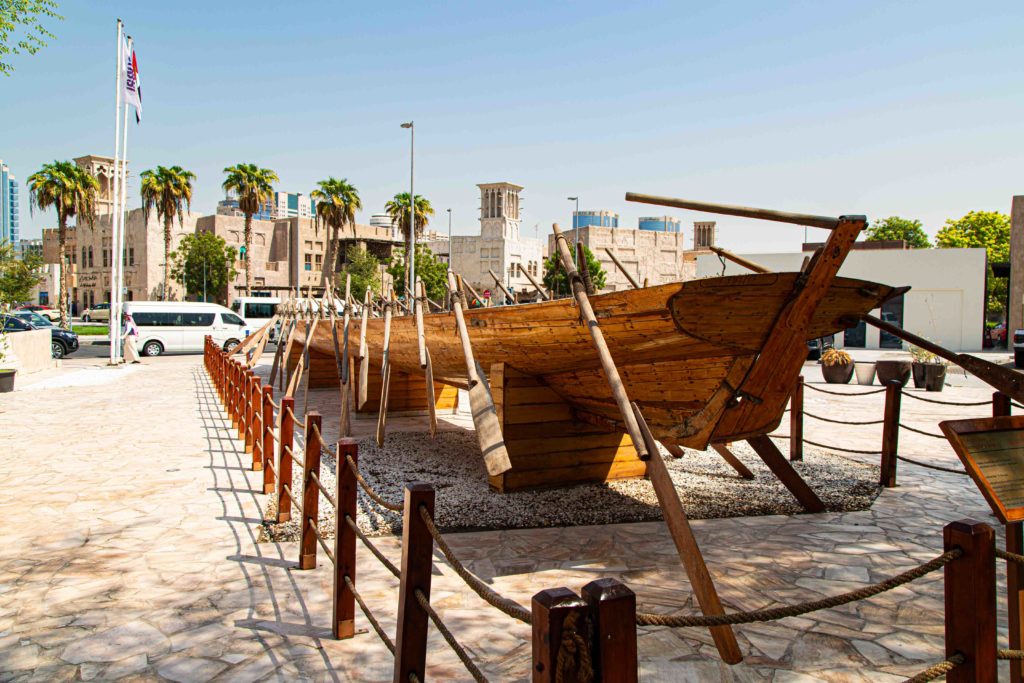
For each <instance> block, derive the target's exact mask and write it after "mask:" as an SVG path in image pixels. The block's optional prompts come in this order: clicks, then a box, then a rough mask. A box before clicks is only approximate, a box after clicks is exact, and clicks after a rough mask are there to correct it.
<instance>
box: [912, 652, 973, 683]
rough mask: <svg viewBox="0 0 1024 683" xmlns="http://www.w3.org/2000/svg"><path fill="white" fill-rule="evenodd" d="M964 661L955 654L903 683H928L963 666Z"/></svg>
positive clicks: (960, 655) (960, 656)
mask: <svg viewBox="0 0 1024 683" xmlns="http://www.w3.org/2000/svg"><path fill="white" fill-rule="evenodd" d="M964 661H965V659H964V656H963V655H962V654H960V653H959V652H957V653H956V654H955V655H953V656H952V657H950V658H949V659H945V660H943V661H941V662H939V663H938V664H932V665H931V666H930V667H928V668H927V669H925V670H924V671H922V672H921V673H919V674H917V675H916V676H912V677H911V678H908V679H907V680H905V681H903V683H928V682H929V681H934V680H935V679H936V678H942V677H943V676H945V675H946V674H948V673H949V672H950V671H952V670H953V669H955V668H956V667H958V666H960V665H961V664H963V663H964Z"/></svg>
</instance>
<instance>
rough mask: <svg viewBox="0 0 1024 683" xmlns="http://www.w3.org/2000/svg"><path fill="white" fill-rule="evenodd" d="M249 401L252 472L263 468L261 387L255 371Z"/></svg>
mask: <svg viewBox="0 0 1024 683" xmlns="http://www.w3.org/2000/svg"><path fill="white" fill-rule="evenodd" d="M250 372H251V371H250ZM250 403H251V404H252V425H251V426H250V432H251V439H252V469H253V471H254V472H257V471H259V470H261V469H263V453H262V450H263V387H261V386H260V378H259V377H257V376H256V374H255V373H253V376H252V397H251V399H250Z"/></svg>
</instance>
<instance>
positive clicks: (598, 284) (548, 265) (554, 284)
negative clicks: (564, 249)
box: [544, 246, 606, 296]
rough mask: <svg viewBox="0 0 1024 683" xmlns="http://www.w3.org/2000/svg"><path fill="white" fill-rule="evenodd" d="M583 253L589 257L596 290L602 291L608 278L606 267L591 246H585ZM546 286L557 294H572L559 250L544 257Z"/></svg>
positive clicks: (591, 277) (588, 260) (589, 265)
mask: <svg viewBox="0 0 1024 683" xmlns="http://www.w3.org/2000/svg"><path fill="white" fill-rule="evenodd" d="M583 253H584V254H586V257H587V270H589V271H590V279H591V280H592V281H593V282H594V290H595V291H598V292H600V291H601V290H602V289H604V284H605V278H606V274H605V272H604V267H603V266H601V262H600V261H598V260H597V257H596V256H594V254H593V252H591V251H590V247H587V246H584V247H583ZM544 286H545V287H547V288H548V289H549V290H550V291H552V292H554V293H555V295H556V296H562V295H566V296H567V295H569V294H572V290H570V289H569V281H568V279H567V278H566V276H565V268H563V267H562V260H561V258H559V256H558V253H557V252H556V253H554V254H552V255H551V256H548V257H547V258H546V259H544Z"/></svg>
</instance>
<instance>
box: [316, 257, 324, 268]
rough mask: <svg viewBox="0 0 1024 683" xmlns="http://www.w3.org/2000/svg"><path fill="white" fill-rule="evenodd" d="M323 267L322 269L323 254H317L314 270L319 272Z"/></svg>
mask: <svg viewBox="0 0 1024 683" xmlns="http://www.w3.org/2000/svg"><path fill="white" fill-rule="evenodd" d="M323 267H324V255H323V254H317V255H316V269H317V270H320V269H321V268H323Z"/></svg>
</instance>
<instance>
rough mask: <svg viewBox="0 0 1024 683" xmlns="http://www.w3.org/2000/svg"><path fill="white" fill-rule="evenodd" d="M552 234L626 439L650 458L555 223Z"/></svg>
mask: <svg viewBox="0 0 1024 683" xmlns="http://www.w3.org/2000/svg"><path fill="white" fill-rule="evenodd" d="M552 227H553V229H554V233H555V245H556V247H557V248H558V253H559V255H560V256H561V258H562V266H563V267H564V268H565V271H566V273H567V275H568V279H569V284H570V286H571V287H572V291H573V295H574V296H575V297H576V303H577V304H579V307H580V314H581V316H582V317H583V320H584V322H585V324H586V326H587V328H588V329H589V330H590V338H591V339H592V340H593V342H594V348H595V349H596V351H597V355H598V359H599V360H600V362H601V369H602V370H604V376H605V379H606V380H607V381H608V385H609V387H610V388H611V391H612V396H613V397H614V398H615V402H616V404H618V407H619V413H620V414H621V415H622V421H623V422H624V423H625V425H626V432H627V433H628V434H629V437H630V439H632V440H633V448H635V449H636V452H637V455H639V456H640V459H641V460H644V459H646V458H647V457H649V456H650V452H649V451H648V450H647V446H646V444H645V443H644V440H643V437H642V436H641V435H640V428H639V427H638V426H637V421H636V417H635V416H634V415H633V410H632V409H631V408H630V406H629V397H628V396H627V395H626V387H625V385H623V383H622V378H620V377H619V370H618V368H617V367H615V361H614V360H613V359H612V354H611V352H610V351H609V350H608V344H607V343H606V342H605V339H604V333H603V332H601V326H600V325H599V324H598V322H597V316H596V315H594V309H593V307H592V306H591V305H590V298H589V297H588V296H587V291H586V285H584V283H583V279H582V278H581V277H580V275H579V273H578V272H576V266H575V265H573V262H572V256H570V254H569V245H568V244H567V243H566V241H565V235H563V234H562V231H561V230H559V229H558V224H557V223H556V224H555V225H554V226H552Z"/></svg>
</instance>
